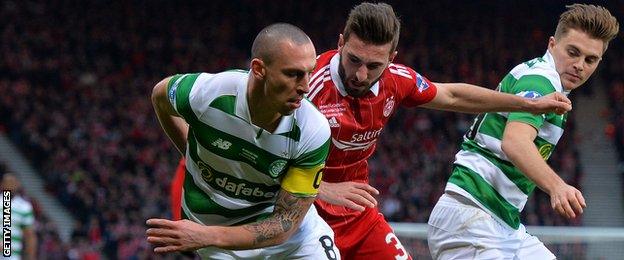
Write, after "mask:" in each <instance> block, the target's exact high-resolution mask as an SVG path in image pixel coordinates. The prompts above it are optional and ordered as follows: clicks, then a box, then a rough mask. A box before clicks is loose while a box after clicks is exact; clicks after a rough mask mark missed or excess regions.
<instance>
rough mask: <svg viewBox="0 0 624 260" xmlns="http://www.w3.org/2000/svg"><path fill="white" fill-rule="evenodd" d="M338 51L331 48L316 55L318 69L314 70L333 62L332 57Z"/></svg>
mask: <svg viewBox="0 0 624 260" xmlns="http://www.w3.org/2000/svg"><path fill="white" fill-rule="evenodd" d="M337 53H338V50H330V51H326V52H324V53H322V54H320V55H319V56H316V69H315V70H314V71H319V70H320V69H321V68H323V67H325V66H328V65H329V63H330V62H331V59H332V58H333V57H334V55H336V54H337Z"/></svg>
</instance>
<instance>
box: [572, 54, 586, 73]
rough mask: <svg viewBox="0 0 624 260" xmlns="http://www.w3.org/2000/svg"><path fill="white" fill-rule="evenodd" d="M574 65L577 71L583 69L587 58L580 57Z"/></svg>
mask: <svg viewBox="0 0 624 260" xmlns="http://www.w3.org/2000/svg"><path fill="white" fill-rule="evenodd" d="M572 66H573V67H574V69H575V70H576V71H583V68H584V67H585V60H584V59H583V58H582V57H579V58H578V59H577V60H576V61H575V62H574V63H573V64H572Z"/></svg>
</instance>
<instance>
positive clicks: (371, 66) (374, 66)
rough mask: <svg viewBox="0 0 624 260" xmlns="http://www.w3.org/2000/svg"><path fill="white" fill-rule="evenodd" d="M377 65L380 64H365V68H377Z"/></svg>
mask: <svg viewBox="0 0 624 260" xmlns="http://www.w3.org/2000/svg"><path fill="white" fill-rule="evenodd" d="M379 66H381V65H379V64H371V65H368V66H366V68H368V70H376V69H377V68H379Z"/></svg>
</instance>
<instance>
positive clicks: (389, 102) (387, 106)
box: [383, 96, 394, 117]
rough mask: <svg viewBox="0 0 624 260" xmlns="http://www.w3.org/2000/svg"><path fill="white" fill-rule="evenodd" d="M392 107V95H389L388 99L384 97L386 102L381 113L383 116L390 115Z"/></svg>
mask: <svg viewBox="0 0 624 260" xmlns="http://www.w3.org/2000/svg"><path fill="white" fill-rule="evenodd" d="M393 108H394V96H391V97H389V98H388V99H386V104H384V109H383V115H384V116H385V117H388V116H390V113H392V109H393Z"/></svg>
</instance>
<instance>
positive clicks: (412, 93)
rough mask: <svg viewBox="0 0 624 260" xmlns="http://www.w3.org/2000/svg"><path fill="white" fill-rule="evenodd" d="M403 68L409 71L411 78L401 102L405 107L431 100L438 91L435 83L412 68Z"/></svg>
mask: <svg viewBox="0 0 624 260" xmlns="http://www.w3.org/2000/svg"><path fill="white" fill-rule="evenodd" d="M404 68H405V69H406V70H407V71H408V72H409V74H410V75H411V76H412V78H411V79H410V80H409V81H408V84H409V85H410V87H409V88H407V89H408V93H406V96H405V98H404V99H403V102H402V103H401V104H402V105H403V106H406V107H415V106H419V105H422V104H426V103H428V102H429V101H431V100H432V99H433V98H434V97H435V95H436V93H437V92H438V89H437V87H436V85H434V84H433V83H431V81H429V80H428V79H427V78H425V77H423V76H422V75H420V74H418V72H416V71H414V70H413V69H411V68H409V67H404Z"/></svg>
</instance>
